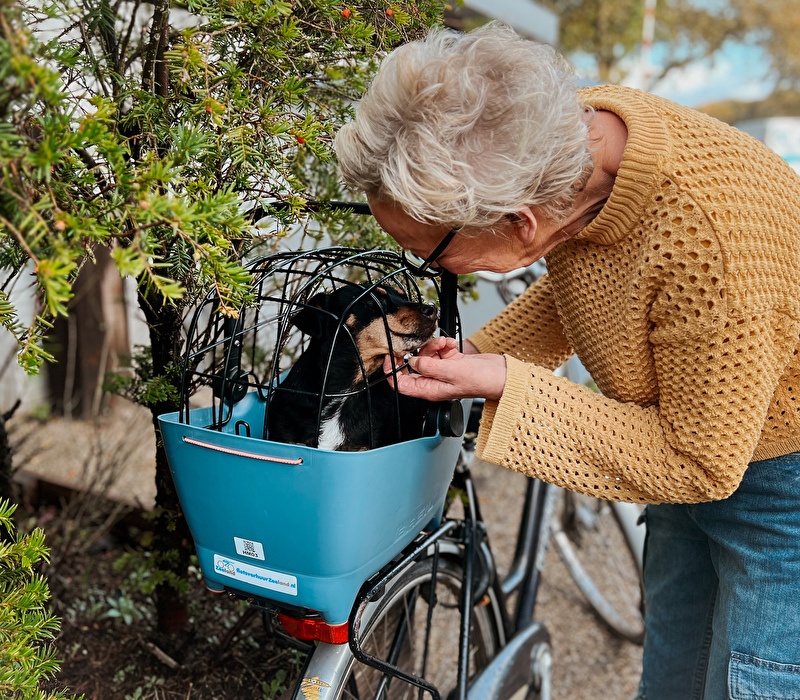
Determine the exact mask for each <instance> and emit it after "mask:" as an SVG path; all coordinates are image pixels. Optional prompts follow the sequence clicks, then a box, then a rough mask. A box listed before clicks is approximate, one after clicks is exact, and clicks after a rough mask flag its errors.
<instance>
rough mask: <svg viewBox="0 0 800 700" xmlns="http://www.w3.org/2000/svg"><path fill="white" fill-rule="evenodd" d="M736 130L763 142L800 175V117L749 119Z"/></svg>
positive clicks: (740, 123)
mask: <svg viewBox="0 0 800 700" xmlns="http://www.w3.org/2000/svg"><path fill="white" fill-rule="evenodd" d="M736 128H737V129H741V130H742V131H745V132H747V133H748V134H750V135H751V136H755V137H756V138H757V139H758V140H759V141H763V142H764V143H765V144H766V145H767V146H769V147H770V148H771V149H772V150H773V151H775V153H777V154H778V155H779V156H780V157H781V158H783V159H784V160H785V161H786V162H787V163H788V164H789V165H791V166H792V167H793V168H794V169H795V171H797V172H798V173H800V117H765V118H764V119H748V120H747V121H743V122H738V123H737V124H736Z"/></svg>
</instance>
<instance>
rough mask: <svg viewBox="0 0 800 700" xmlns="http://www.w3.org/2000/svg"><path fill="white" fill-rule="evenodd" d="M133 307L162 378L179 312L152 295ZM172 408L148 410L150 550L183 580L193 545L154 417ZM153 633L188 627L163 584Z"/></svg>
mask: <svg viewBox="0 0 800 700" xmlns="http://www.w3.org/2000/svg"><path fill="white" fill-rule="evenodd" d="M139 306H140V307H141V309H142V311H143V312H144V315H145V319H146V320H147V326H148V328H149V330H150V344H151V351H152V359H153V374H154V376H163V375H165V374H166V373H167V371H168V370H169V368H171V367H173V366H174V365H175V364H176V363H178V362H179V360H180V343H181V329H182V319H181V313H180V311H179V310H178V309H177V308H176V307H175V306H173V305H171V304H165V303H164V302H163V300H162V299H161V297H160V295H159V293H158V292H157V291H152V292H149V293H148V292H147V291H142V292H140V293H139ZM177 409H178V406H177V404H176V403H173V402H171V401H160V402H158V403H157V404H154V405H151V406H150V410H151V413H152V417H153V425H154V426H155V430H156V511H157V513H158V517H157V519H156V521H155V533H154V540H153V548H154V550H155V553H156V561H157V562H159V566H160V567H161V569H162V570H164V571H167V572H168V573H170V574H173V575H174V576H176V577H178V578H181V579H183V578H186V576H187V572H188V568H189V562H190V557H191V555H192V552H193V548H194V545H193V542H192V537H191V534H190V533H189V528H188V526H187V524H186V519H185V518H184V517H183V511H182V510H181V507H180V502H179V501H178V496H177V492H176V491H175V484H174V483H173V481H172V475H171V474H170V470H169V465H168V464H167V455H166V452H165V450H164V443H163V441H162V439H161V431H160V430H159V425H158V420H157V419H158V416H159V415H161V414H162V413H169V412H171V411H175V410H177ZM155 597H156V614H157V630H158V632H160V633H162V634H166V635H170V636H175V635H178V634H180V633H181V632H184V631H185V630H186V628H187V626H188V622H189V611H188V606H187V602H186V599H185V597H184V596H183V595H182V594H181V593H180V592H179V591H178V590H177V589H176V588H175V587H174V586H173V585H171V584H170V583H169V582H166V583H162V584H159V585H158V587H157V588H156V591H155Z"/></svg>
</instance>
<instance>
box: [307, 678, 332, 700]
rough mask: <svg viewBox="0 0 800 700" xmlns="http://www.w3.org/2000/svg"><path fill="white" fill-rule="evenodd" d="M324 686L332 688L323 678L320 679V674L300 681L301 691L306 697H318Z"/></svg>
mask: <svg viewBox="0 0 800 700" xmlns="http://www.w3.org/2000/svg"><path fill="white" fill-rule="evenodd" d="M323 688H330V685H329V684H328V683H326V682H325V681H323V680H320V678H319V676H314V677H313V678H304V679H303V680H302V682H301V683H300V692H302V693H303V697H304V698H318V697H320V694H319V693H320V691H321V690H322V689H323Z"/></svg>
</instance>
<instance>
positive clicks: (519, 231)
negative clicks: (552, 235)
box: [511, 205, 539, 244]
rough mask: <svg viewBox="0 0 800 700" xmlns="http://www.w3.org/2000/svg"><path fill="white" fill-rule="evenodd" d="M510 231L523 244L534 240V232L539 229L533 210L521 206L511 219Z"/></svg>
mask: <svg viewBox="0 0 800 700" xmlns="http://www.w3.org/2000/svg"><path fill="white" fill-rule="evenodd" d="M511 225H512V231H513V232H514V235H515V236H517V237H518V238H519V239H520V240H521V241H522V242H523V243H526V244H529V243H532V242H533V240H534V238H536V231H537V230H538V229H539V220H538V219H537V218H536V214H534V212H533V210H532V209H531V208H530V207H529V206H527V205H524V206H521V207H520V208H519V209H517V211H516V213H515V214H514V215H513V217H512V219H511Z"/></svg>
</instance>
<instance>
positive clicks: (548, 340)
mask: <svg viewBox="0 0 800 700" xmlns="http://www.w3.org/2000/svg"><path fill="white" fill-rule="evenodd" d="M469 340H470V342H472V344H473V345H475V347H476V348H477V349H478V350H479V351H480V352H490V353H498V354H503V353H506V354H508V355H511V356H512V357H516V358H517V359H519V360H522V361H524V362H533V363H535V364H537V365H541V366H542V367H548V368H550V369H555V368H556V367H558V366H559V365H561V364H562V363H564V362H566V361H567V360H568V359H569V357H570V356H571V355H572V348H571V347H570V344H569V342H568V341H567V339H566V337H565V336H564V329H563V326H562V325H561V321H560V319H559V317H558V313H557V311H556V307H555V303H554V301H553V295H552V289H551V285H550V279H549V277H548V276H547V275H544V276H543V277H541V278H540V279H539V280H537V281H536V282H534V284H532V285H531V286H530V287H528V289H527V290H526V291H525V292H524V293H523V294H521V295H520V296H519V297H518V298H517V299H515V300H514V301H513V302H512V303H511V304H509V305H508V306H507V307H506V308H505V309H504V310H503V311H502V312H501V313H500V314H499V315H497V316H496V317H495V318H494V319H492V320H491V321H489V322H488V323H487V324H486V325H485V326H483V327H482V328H480V329H479V330H477V331H476V332H475V333H473V334H472V335H471V336H470V337H469Z"/></svg>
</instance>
